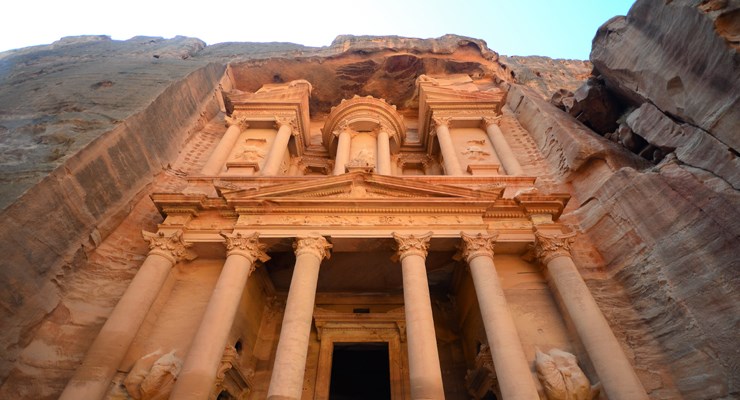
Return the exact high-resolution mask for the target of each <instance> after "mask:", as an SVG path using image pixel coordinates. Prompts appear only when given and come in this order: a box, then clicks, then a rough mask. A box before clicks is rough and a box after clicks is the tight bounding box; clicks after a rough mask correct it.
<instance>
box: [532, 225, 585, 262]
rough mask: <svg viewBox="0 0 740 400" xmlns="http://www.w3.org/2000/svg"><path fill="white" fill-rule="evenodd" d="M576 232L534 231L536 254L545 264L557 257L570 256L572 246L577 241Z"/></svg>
mask: <svg viewBox="0 0 740 400" xmlns="http://www.w3.org/2000/svg"><path fill="white" fill-rule="evenodd" d="M575 236H576V233H575V232H571V233H567V234H565V233H554V234H552V233H551V234H544V233H542V232H540V231H538V230H536V231H535V232H534V237H535V241H534V255H535V257H537V260H538V261H539V262H540V264H542V265H543V266H547V263H549V262H550V260H553V259H555V258H557V257H570V246H571V244H573V241H575Z"/></svg>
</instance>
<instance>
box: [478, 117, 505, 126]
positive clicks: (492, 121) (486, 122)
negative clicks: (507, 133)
mask: <svg viewBox="0 0 740 400" xmlns="http://www.w3.org/2000/svg"><path fill="white" fill-rule="evenodd" d="M481 120H482V122H483V127H484V128H488V127H489V126H490V125H498V124H499V123H500V122H501V115H497V116H495V117H491V116H487V117H483V118H481Z"/></svg>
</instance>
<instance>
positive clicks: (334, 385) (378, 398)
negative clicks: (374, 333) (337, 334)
mask: <svg viewBox="0 0 740 400" xmlns="http://www.w3.org/2000/svg"><path fill="white" fill-rule="evenodd" d="M349 399H354V400H365V399H367V400H371V399H372V400H390V399H391V373H390V360H389V355H388V343H336V342H335V343H334V354H333V357H332V366H331V386H330V388H329V400H349Z"/></svg>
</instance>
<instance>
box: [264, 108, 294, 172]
mask: <svg viewBox="0 0 740 400" xmlns="http://www.w3.org/2000/svg"><path fill="white" fill-rule="evenodd" d="M293 124H294V120H293V118H282V117H278V118H275V125H276V126H277V128H278V132H277V135H275V140H274V141H273V142H272V147H271V148H270V152H269V153H268V154H267V159H266V160H265V165H264V167H262V175H265V176H274V175H277V174H278V172H280V171H279V170H280V164H281V163H282V162H283V159H284V158H285V152H286V151H288V142H289V141H290V135H291V133H292V132H293V131H294V130H295V129H294V128H293Z"/></svg>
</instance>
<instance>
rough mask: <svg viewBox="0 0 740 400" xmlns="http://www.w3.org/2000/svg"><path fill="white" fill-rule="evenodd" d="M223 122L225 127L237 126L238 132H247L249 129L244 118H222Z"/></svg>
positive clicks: (226, 116)
mask: <svg viewBox="0 0 740 400" xmlns="http://www.w3.org/2000/svg"><path fill="white" fill-rule="evenodd" d="M224 121H225V122H226V127H231V126H238V127H239V130H242V131H244V130H247V129H248V128H249V124H248V123H247V118H246V117H234V116H231V117H229V116H228V115H225V116H224Z"/></svg>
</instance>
